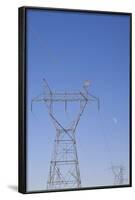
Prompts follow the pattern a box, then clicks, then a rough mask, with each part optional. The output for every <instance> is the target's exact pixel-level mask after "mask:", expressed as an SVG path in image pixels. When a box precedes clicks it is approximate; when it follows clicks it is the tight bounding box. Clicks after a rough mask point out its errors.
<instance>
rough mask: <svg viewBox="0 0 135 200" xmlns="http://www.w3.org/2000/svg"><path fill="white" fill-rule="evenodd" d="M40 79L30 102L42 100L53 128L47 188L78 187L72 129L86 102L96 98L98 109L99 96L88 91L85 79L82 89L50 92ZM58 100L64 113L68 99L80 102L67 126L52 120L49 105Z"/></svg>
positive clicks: (52, 110)
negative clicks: (38, 89) (39, 90)
mask: <svg viewBox="0 0 135 200" xmlns="http://www.w3.org/2000/svg"><path fill="white" fill-rule="evenodd" d="M43 81H44V86H45V88H44V92H43V94H41V95H39V96H37V97H35V98H33V99H32V104H33V102H43V103H45V104H46V106H47V108H48V112H49V115H50V118H51V120H52V122H53V124H54V127H55V129H56V137H55V140H54V151H53V155H52V158H51V162H50V169H49V177H48V181H47V189H61V188H79V187H81V178H80V170H79V161H78V155H77V146H76V137H75V132H76V128H77V125H78V123H79V121H80V118H81V116H82V114H83V112H84V110H85V108H86V105H87V103H88V102H90V101H96V102H97V105H98V109H99V99H98V98H97V97H95V96H94V95H92V94H90V93H89V92H88V88H89V81H85V83H84V85H83V89H82V91H79V92H66V93H60V92H52V90H51V89H50V87H49V85H48V83H47V81H46V80H45V79H43ZM58 102H61V103H64V104H65V106H64V107H65V112H66V110H67V104H68V103H69V102H70V103H71V102H72V103H77V102H78V103H79V104H80V106H79V111H78V115H77V116H76V118H75V119H74V120H73V121H72V122H71V124H70V125H69V126H66V127H65V126H63V124H62V123H61V122H60V121H59V120H58V119H56V116H55V113H54V112H55V111H54V109H53V106H54V104H56V103H58Z"/></svg>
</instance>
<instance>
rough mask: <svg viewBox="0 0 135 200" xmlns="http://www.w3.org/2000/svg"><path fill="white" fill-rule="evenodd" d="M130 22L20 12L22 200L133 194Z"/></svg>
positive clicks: (109, 16)
mask: <svg viewBox="0 0 135 200" xmlns="http://www.w3.org/2000/svg"><path fill="white" fill-rule="evenodd" d="M131 44H132V14H131V13H120V12H103V11H88V10H71V9H58V8H40V7H21V8H19V192H21V193H37V192H54V191H69V190H86V189H97V188H116V187H129V186H131V185H132V181H131V179H132V176H131V175H132V171H131V153H132V152H131V148H132V147H131V146H132V145H131V144H132V138H131V121H132V119H131V106H132V103H131V75H132V74H131V65H132V63H131V54H132V53H131V50H132V47H131Z"/></svg>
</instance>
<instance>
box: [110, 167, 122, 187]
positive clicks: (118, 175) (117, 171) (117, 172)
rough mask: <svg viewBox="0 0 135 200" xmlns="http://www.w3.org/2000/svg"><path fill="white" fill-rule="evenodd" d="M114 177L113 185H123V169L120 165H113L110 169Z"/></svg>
mask: <svg viewBox="0 0 135 200" xmlns="http://www.w3.org/2000/svg"><path fill="white" fill-rule="evenodd" d="M111 169H112V172H113V175H114V183H113V184H114V185H123V184H124V180H125V179H124V170H125V169H124V167H123V166H122V165H113V166H112V167H111Z"/></svg>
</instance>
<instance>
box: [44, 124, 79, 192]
mask: <svg viewBox="0 0 135 200" xmlns="http://www.w3.org/2000/svg"><path fill="white" fill-rule="evenodd" d="M79 187H81V179H80V170H79V162H78V156H77V147H76V139H75V134H74V133H73V130H72V129H66V130H65V129H64V130H63V129H62V128H59V129H56V138H55V141H54V152H53V156H52V159H51V162H50V171H49V177H48V182H47V189H62V188H79Z"/></svg>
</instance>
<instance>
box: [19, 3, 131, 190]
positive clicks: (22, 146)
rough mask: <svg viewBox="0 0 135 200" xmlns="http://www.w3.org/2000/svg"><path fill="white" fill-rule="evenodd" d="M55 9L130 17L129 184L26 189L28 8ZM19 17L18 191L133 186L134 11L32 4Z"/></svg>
mask: <svg viewBox="0 0 135 200" xmlns="http://www.w3.org/2000/svg"><path fill="white" fill-rule="evenodd" d="M28 9H33V10H37V9H38V10H52V11H53V10H54V11H64V12H79V13H101V14H102V13H103V14H111V15H116V14H117V15H128V16H129V17H130V77H129V78H130V94H129V98H130V106H129V107H130V110H129V111H130V113H129V118H130V119H129V121H130V136H129V137H130V139H129V153H130V155H129V159H130V160H129V162H130V169H129V170H130V177H129V184H128V185H121V186H120V185H118V186H117V185H112V186H99V187H85V188H79V189H78V188H72V189H60V190H44V191H32V192H29V191H27V190H26V188H27V177H26V174H27V168H26V161H27V145H26V142H27V141H26V139H27V138H26V127H27V123H26V122H27V115H26V110H27V104H26V98H27V87H26V85H27V78H26V77H27V73H26V67H27V66H26V55H27V52H26V51H27V42H26V38H27V34H26V32H27V31H26V23H27V19H26V15H27V10H28ZM18 11H19V12H18V13H19V16H18V17H19V18H18V22H19V24H18V27H19V32H18V33H19V55H18V56H19V63H18V65H19V74H18V77H19V79H18V83H19V87H18V88H19V91H18V93H19V99H18V101H19V106H18V111H19V120H18V126H19V130H18V132H19V134H18V151H19V152H18V191H19V192H20V193H23V194H29V193H44V192H60V191H62V192H63V191H78V190H90V189H107V188H123V187H131V186H132V13H126V12H110V11H93V10H79V9H65V8H49V7H32V6H24V7H20V8H19V9H18Z"/></svg>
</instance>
